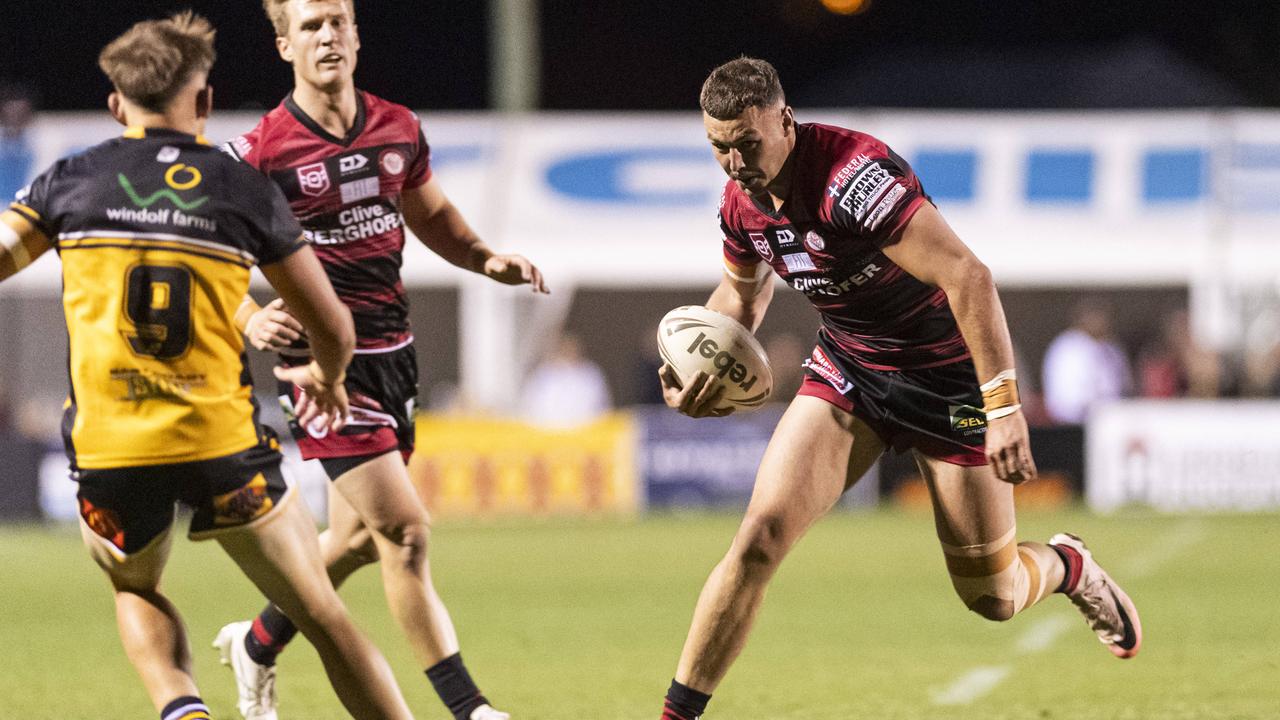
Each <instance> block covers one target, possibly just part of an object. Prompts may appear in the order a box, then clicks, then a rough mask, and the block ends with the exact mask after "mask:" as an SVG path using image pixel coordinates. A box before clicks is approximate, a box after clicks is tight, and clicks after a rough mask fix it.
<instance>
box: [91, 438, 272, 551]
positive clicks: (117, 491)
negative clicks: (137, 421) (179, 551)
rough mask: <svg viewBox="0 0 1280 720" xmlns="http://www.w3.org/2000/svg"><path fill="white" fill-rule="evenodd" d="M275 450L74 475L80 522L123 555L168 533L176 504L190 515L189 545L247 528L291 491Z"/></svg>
mask: <svg viewBox="0 0 1280 720" xmlns="http://www.w3.org/2000/svg"><path fill="white" fill-rule="evenodd" d="M279 447H280V446H279V442H278V441H277V440H276V439H275V438H274V437H272V438H270V439H268V440H267V442H266V443H264V444H262V445H258V446H256V447H252V448H249V449H248V450H244V451H242V452H238V453H235V454H234V455H227V456H225V457H220V458H214V459H212V460H199V461H196V462H186V463H174V464H171V465H146V466H139V467H128V468H112V469H110V470H86V469H80V470H77V471H76V472H74V473H73V474H72V478H73V479H74V480H76V481H77V482H78V483H79V484H80V488H79V490H78V491H77V492H76V498H77V499H78V500H79V503H80V517H81V518H82V519H83V520H84V522H85V524H86V525H88V526H89V528H90V529H91V530H93V532H94V533H96V534H97V535H99V536H101V537H102V538H104V539H106V540H107V541H109V542H110V543H111V544H112V545H114V546H116V548H118V549H119V550H120V551H121V552H123V553H124V554H125V555H131V554H133V553H135V552H138V551H139V550H142V549H143V548H145V547H146V546H147V545H149V544H150V543H151V541H152V540H155V539H156V538H157V537H159V536H160V535H163V534H164V533H165V532H167V531H168V530H169V527H170V526H171V525H173V519H174V514H175V510H176V506H177V505H178V504H181V505H184V506H186V507H189V508H191V509H192V510H193V511H194V514H193V515H192V517H191V530H190V537H191V538H192V539H193V540H200V539H204V538H206V537H209V536H211V535H213V534H216V533H218V532H220V531H223V530H230V529H233V528H238V527H242V526H244V525H248V524H250V523H253V522H255V521H257V520H259V519H261V518H264V517H266V516H267V515H268V514H270V513H271V511H272V510H273V509H274V508H276V507H279V506H280V504H281V501H282V500H283V498H284V496H285V494H286V493H287V492H288V491H289V487H288V485H286V484H285V481H284V476H283V475H281V474H280V450H279Z"/></svg>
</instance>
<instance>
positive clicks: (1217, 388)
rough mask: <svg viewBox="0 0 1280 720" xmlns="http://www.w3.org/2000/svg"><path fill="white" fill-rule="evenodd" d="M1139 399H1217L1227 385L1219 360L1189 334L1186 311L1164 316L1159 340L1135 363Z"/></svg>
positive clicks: (1223, 366) (1188, 318) (1225, 374)
mask: <svg viewBox="0 0 1280 720" xmlns="http://www.w3.org/2000/svg"><path fill="white" fill-rule="evenodd" d="M1138 382H1139V392H1140V394H1141V395H1142V396H1143V397H1149V398H1172V397H1199V398H1212V397H1219V396H1220V395H1221V394H1222V393H1223V392H1224V391H1225V390H1226V389H1227V385H1228V378H1227V372H1226V368H1225V365H1224V364H1223V362H1222V357H1221V356H1220V355H1218V353H1216V352H1214V351H1212V350H1209V349H1208V348H1205V347H1203V346H1201V345H1200V344H1199V343H1197V342H1196V339H1195V336H1194V335H1193V334H1192V332H1191V322H1190V316H1189V315H1188V314H1187V311H1186V310H1175V311H1173V312H1171V313H1169V314H1168V315H1166V316H1165V318H1164V321H1163V322H1162V324H1161V333H1160V338H1159V339H1158V340H1157V341H1156V342H1155V343H1153V344H1152V345H1151V346H1149V347H1147V348H1146V349H1144V350H1143V352H1142V354H1141V356H1140V357H1139V360H1138Z"/></svg>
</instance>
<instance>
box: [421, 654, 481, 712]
mask: <svg viewBox="0 0 1280 720" xmlns="http://www.w3.org/2000/svg"><path fill="white" fill-rule="evenodd" d="M427 679H428V680H430V681H431V686H432V687H434V688H435V689H436V694H437V695H439V696H440V700H441V701H442V702H444V704H445V707H447V708H449V712H451V713H453V717H454V720H470V718H471V713H472V711H474V710H475V709H476V708H478V707H480V706H481V705H488V704H489V701H488V700H486V699H485V697H484V695H481V694H480V688H478V687H476V684H475V681H474V680H472V679H471V673H469V672H467V666H466V665H463V664H462V653H454V654H452V655H450V656H449V657H447V658H445V659H443V660H441V661H440V662H438V663H436V664H435V665H432V666H431V667H429V668H427Z"/></svg>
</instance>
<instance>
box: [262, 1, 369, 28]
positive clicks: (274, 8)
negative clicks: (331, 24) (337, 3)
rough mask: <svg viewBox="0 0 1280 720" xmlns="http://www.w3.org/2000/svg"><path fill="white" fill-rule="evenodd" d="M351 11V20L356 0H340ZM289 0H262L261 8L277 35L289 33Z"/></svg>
mask: <svg viewBox="0 0 1280 720" xmlns="http://www.w3.org/2000/svg"><path fill="white" fill-rule="evenodd" d="M342 2H344V3H346V4H347V9H348V10H350V11H351V20H352V22H355V19H356V0H342ZM288 8H289V0H262V9H263V10H265V11H266V12H267V17H268V18H269V19H270V20H271V26H272V27H274V28H275V29H276V36H277V37H284V36H286V35H288V34H289V9H288Z"/></svg>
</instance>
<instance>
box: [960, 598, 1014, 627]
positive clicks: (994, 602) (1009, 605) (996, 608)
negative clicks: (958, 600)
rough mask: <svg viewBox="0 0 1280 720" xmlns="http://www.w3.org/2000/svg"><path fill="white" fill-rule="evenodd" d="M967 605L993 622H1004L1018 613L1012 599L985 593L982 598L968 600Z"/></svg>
mask: <svg viewBox="0 0 1280 720" xmlns="http://www.w3.org/2000/svg"><path fill="white" fill-rule="evenodd" d="M965 605H966V606H968V608H969V609H970V610H972V611H974V612H975V613H977V614H979V615H981V616H982V617H984V618H986V619H987V620H991V621H992V622H1004V621H1006V620H1009V619H1011V618H1013V616H1014V615H1015V614H1016V613H1015V612H1014V609H1013V601H1012V600H1005V599H1003V598H998V597H993V596H991V595H983V596H982V597H980V598H976V599H974V600H969V601H966V602H965Z"/></svg>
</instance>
